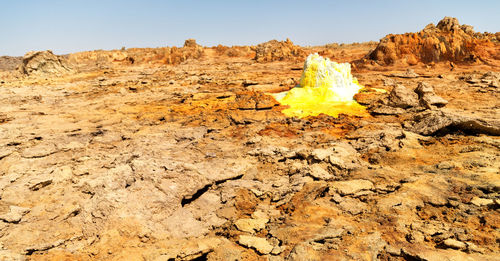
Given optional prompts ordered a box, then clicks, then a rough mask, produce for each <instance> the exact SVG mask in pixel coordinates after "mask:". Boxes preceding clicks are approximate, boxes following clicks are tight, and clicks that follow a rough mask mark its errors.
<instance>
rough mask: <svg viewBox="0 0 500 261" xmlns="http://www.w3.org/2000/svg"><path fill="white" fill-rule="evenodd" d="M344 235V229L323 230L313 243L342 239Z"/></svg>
mask: <svg viewBox="0 0 500 261" xmlns="http://www.w3.org/2000/svg"><path fill="white" fill-rule="evenodd" d="M343 233H344V229H342V228H326V229H324V230H322V231H321V232H320V233H319V234H317V235H316V236H315V237H314V239H313V241H314V242H321V241H325V240H327V239H333V238H338V237H341V236H342V234H343Z"/></svg>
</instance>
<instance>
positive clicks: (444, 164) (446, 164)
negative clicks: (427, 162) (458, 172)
mask: <svg viewBox="0 0 500 261" xmlns="http://www.w3.org/2000/svg"><path fill="white" fill-rule="evenodd" d="M436 167H437V168H438V169H445V170H446V169H452V168H454V167H455V164H453V162H447V161H445V162H441V163H439V164H438V165H437V166H436Z"/></svg>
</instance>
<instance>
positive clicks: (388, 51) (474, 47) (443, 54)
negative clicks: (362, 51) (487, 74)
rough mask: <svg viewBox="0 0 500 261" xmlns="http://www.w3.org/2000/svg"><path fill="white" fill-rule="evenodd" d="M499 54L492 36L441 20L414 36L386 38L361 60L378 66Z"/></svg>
mask: <svg viewBox="0 0 500 261" xmlns="http://www.w3.org/2000/svg"><path fill="white" fill-rule="evenodd" d="M499 51H500V45H499V44H498V40H496V35H493V34H488V33H484V34H481V33H476V32H474V30H473V27H472V26H470V25H460V24H459V22H458V20H457V19H456V18H452V17H445V18H444V19H442V20H441V21H439V23H438V24H437V26H435V25H434V24H429V25H427V26H426V27H425V28H424V29H423V30H422V31H420V32H417V33H406V34H396V35H394V34H389V35H387V36H386V37H384V38H382V40H380V43H379V44H378V46H377V47H376V48H375V50H373V51H372V52H370V53H369V54H368V56H367V57H366V59H365V61H368V60H372V61H375V62H376V63H378V64H380V65H391V64H395V63H399V64H402V65H415V64H418V63H433V62H434V63H436V62H442V61H450V62H467V63H473V62H487V60H488V59H498V57H497V56H498V52H499Z"/></svg>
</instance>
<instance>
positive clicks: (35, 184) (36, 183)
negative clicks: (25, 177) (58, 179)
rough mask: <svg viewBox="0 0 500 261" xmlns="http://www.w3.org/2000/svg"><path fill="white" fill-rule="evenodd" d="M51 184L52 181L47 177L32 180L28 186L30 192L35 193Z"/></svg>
mask: <svg viewBox="0 0 500 261" xmlns="http://www.w3.org/2000/svg"><path fill="white" fill-rule="evenodd" d="M50 184H52V179H51V178H48V177H40V178H37V179H34V180H32V181H30V183H29V184H28V186H29V188H30V190H32V191H37V190H39V189H41V188H44V187H46V186H48V185H50Z"/></svg>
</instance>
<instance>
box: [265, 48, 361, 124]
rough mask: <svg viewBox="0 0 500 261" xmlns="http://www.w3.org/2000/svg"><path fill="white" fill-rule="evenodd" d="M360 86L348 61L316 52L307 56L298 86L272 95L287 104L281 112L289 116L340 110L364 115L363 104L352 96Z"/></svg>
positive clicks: (330, 112)
mask: <svg viewBox="0 0 500 261" xmlns="http://www.w3.org/2000/svg"><path fill="white" fill-rule="evenodd" d="M362 88H363V86H361V85H360V84H359V82H358V80H357V79H356V78H354V77H353V76H352V74H351V65H350V64H349V63H336V62H332V61H330V59H328V58H326V59H325V58H323V57H321V56H320V55H318V54H317V53H315V54H311V55H309V56H308V57H307V59H306V62H305V64H304V72H303V73H302V77H301V79H300V87H297V88H293V89H291V90H290V91H288V93H286V95H284V96H283V94H281V95H279V94H277V95H275V97H276V98H277V99H278V101H279V102H280V103H281V104H282V105H288V106H289V108H287V109H285V110H283V111H282V112H283V113H284V114H285V115H287V116H290V117H294V116H295V117H301V118H302V117H307V116H317V115H319V114H321V113H323V114H327V115H330V116H333V117H338V115H339V114H340V113H343V114H348V115H364V114H366V111H365V108H364V107H363V106H361V105H359V104H358V103H357V102H356V101H355V100H354V98H353V97H354V95H355V94H356V93H358V92H359V91H360V90H361V89H362Z"/></svg>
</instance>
